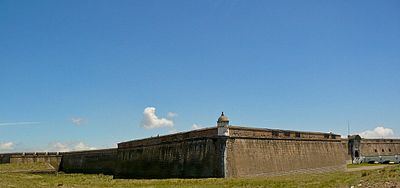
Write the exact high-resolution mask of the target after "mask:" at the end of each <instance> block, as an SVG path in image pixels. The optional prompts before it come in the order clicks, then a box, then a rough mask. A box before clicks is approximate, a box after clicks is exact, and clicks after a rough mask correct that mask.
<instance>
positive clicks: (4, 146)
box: [0, 142, 15, 151]
mask: <svg viewBox="0 0 400 188" xmlns="http://www.w3.org/2000/svg"><path fill="white" fill-rule="evenodd" d="M14 145H15V144H14V143H13V142H4V143H0V151H9V150H13V149H14Z"/></svg>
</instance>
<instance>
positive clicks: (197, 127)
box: [192, 123, 203, 130]
mask: <svg viewBox="0 0 400 188" xmlns="http://www.w3.org/2000/svg"><path fill="white" fill-rule="evenodd" d="M201 128H203V127H202V126H200V125H197V124H196V123H193V125H192V130H196V129H201Z"/></svg>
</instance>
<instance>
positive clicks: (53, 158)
mask: <svg viewBox="0 0 400 188" xmlns="http://www.w3.org/2000/svg"><path fill="white" fill-rule="evenodd" d="M61 158H62V156H61V155H58V154H47V153H46V154H23V155H22V154H18V155H12V156H11V157H10V163H36V162H45V163H48V164H50V165H51V166H52V167H53V168H54V169H55V170H56V171H58V168H59V166H60V162H61Z"/></svg>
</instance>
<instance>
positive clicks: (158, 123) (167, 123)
mask: <svg viewBox="0 0 400 188" xmlns="http://www.w3.org/2000/svg"><path fill="white" fill-rule="evenodd" d="M173 126H174V122H173V121H172V120H169V119H165V118H159V117H157V115H156V108H154V107H146V108H145V109H144V111H143V120H142V127H144V128H146V129H154V128H160V127H173Z"/></svg>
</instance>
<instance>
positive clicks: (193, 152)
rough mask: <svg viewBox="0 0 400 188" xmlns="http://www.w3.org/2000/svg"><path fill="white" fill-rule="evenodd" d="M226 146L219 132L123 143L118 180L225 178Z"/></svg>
mask: <svg viewBox="0 0 400 188" xmlns="http://www.w3.org/2000/svg"><path fill="white" fill-rule="evenodd" d="M224 144H225V142H224V140H223V139H219V138H218V137H217V129H216V128H209V129H202V130H195V131H190V132H185V133H178V134H172V135H167V136H160V137H153V138H148V139H142V140H136V141H130V142H123V143H120V144H118V160H117V161H118V164H117V168H116V172H115V177H116V178H178V177H179V178H205V177H224V173H223V170H222V169H223V165H224V163H223V159H222V158H221V156H222V155H223V151H224V148H223V147H224V146H225V145H224Z"/></svg>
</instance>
